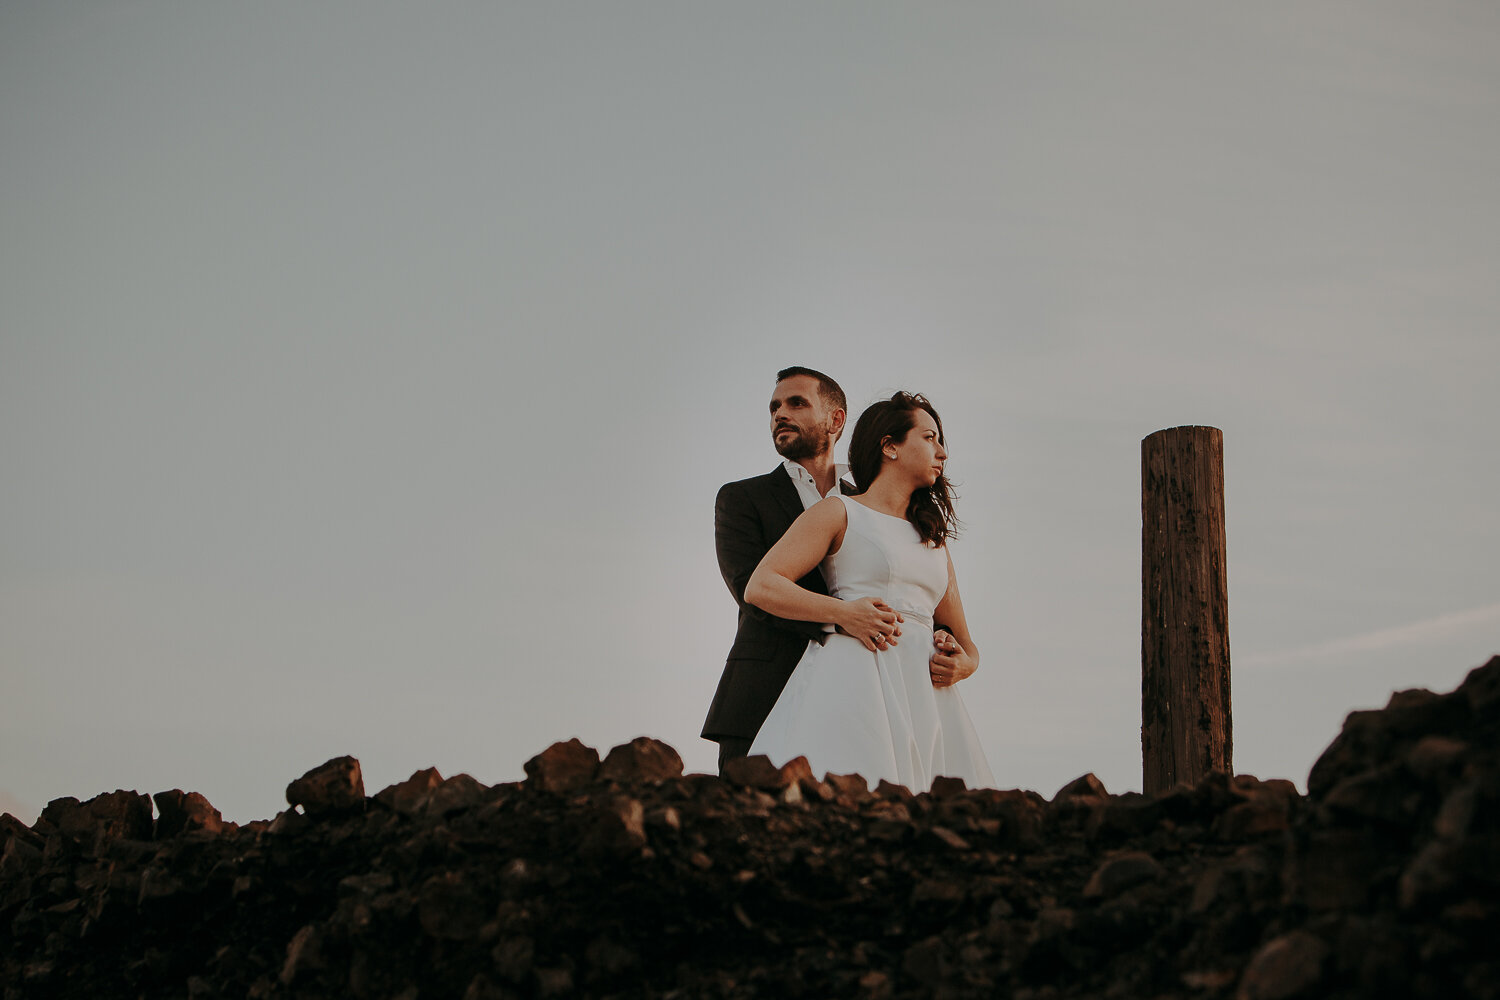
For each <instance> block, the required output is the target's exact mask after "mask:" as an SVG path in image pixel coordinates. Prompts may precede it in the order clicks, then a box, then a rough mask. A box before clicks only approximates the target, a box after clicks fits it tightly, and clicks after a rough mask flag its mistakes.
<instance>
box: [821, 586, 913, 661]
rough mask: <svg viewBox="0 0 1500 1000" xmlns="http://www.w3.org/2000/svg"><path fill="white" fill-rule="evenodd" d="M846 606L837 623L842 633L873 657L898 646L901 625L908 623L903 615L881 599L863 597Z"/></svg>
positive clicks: (836, 625)
mask: <svg viewBox="0 0 1500 1000" xmlns="http://www.w3.org/2000/svg"><path fill="white" fill-rule="evenodd" d="M843 604H844V606H843V608H842V609H841V610H842V611H843V615H842V616H841V619H840V620H839V621H836V622H834V626H835V627H836V628H837V629H838V630H839V631H840V632H842V633H844V634H845V635H850V636H853V637H854V638H856V639H858V640H859V641H860V642H862V643H864V645H865V648H866V649H868V650H870V651H871V652H872V653H878V652H880V651H881V650H883V649H889V648H890V647H892V646H894V645H896V644H897V643H896V637H897V636H899V635H900V634H901V623H902V622H903V621H905V620H906V619H904V618H902V617H901V612H899V611H897V610H896V609H895V608H893V607H891V606H890V605H889V604H887V603H885V602H884V601H882V600H881V599H880V598H878V597H861V598H860V599H859V600H857V601H844V602H843Z"/></svg>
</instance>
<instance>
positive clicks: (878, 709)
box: [703, 368, 994, 792]
mask: <svg viewBox="0 0 1500 1000" xmlns="http://www.w3.org/2000/svg"><path fill="white" fill-rule="evenodd" d="M847 414H848V408H847V402H846V400H845V397H844V392H843V390H842V389H841V388H839V385H838V383H837V382H835V381H834V380H833V379H831V378H829V377H828V376H827V375H824V374H823V373H821V372H817V371H814V370H812V369H810V368H786V369H783V370H782V371H780V372H778V373H777V375H776V388H775V390H774V392H773V394H772V396H771V439H772V441H773V443H774V444H775V447H776V451H777V453H778V454H779V455H781V457H782V459H783V461H782V464H781V465H780V466H778V467H777V468H775V469H773V470H772V471H771V472H769V473H767V474H766V475H763V476H756V477H754V478H751V479H745V480H741V481H740V482H736V483H729V484H727V485H726V486H724V487H723V488H722V489H720V490H719V495H718V499H717V501H716V502H715V505H714V541H715V547H716V549H717V551H718V557H719V569H720V571H721V572H722V573H723V574H724V582H725V583H726V584H728V585H729V589H730V592H731V593H733V594H734V597H735V600H736V601H737V602H738V603H739V609H740V612H739V626H738V630H737V631H736V634H735V639H734V645H733V647H731V649H730V651H729V658H728V660H727V662H726V663H725V665H724V674H723V676H722V677H721V678H720V680H719V687H718V690H717V691H716V692H715V694H714V700H713V704H712V706H711V707H710V708H709V711H708V718H707V720H706V721H705V722H704V724H703V737H704V738H705V739H709V740H713V741H714V742H716V743H718V744H719V770H720V772H721V773H722V771H723V769H724V764H725V763H726V762H727V761H728V760H730V759H733V758H735V757H743V756H747V755H755V754H765V755H766V756H768V757H769V758H770V759H771V762H772V763H773V764H776V765H778V766H780V765H782V764H785V763H786V762H787V761H788V760H791V759H792V758H794V757H806V758H807V760H808V763H809V765H810V766H811V767H812V771H813V773H814V774H815V775H817V776H819V777H821V776H822V775H823V774H825V773H834V774H861V775H863V776H864V777H865V778H866V779H868V780H869V781H870V783H871V784H872V785H873V784H875V783H876V782H877V781H879V780H880V779H885V780H887V781H891V782H894V783H896V784H900V785H905V786H906V787H907V788H910V789H911V790H912V791H915V792H920V791H925V790H927V789H928V788H929V787H930V786H931V785H932V781H933V779H934V778H937V777H939V776H948V777H956V778H962V779H963V780H964V781H965V783H966V784H967V785H968V786H969V787H970V788H977V787H986V786H992V785H993V784H994V778H993V776H992V775H991V773H990V769H989V765H988V764H987V763H986V761H985V757H984V751H983V749H982V748H981V746H980V742H979V738H978V736H977V735H976V733H975V732H974V726H973V724H972V723H971V722H970V721H969V715H968V712H967V711H966V710H965V709H964V705H963V701H962V699H961V698H960V697H959V694H958V691H957V690H956V689H955V688H954V685H955V684H956V683H957V682H958V681H960V680H963V679H964V678H966V677H968V676H969V675H970V674H972V673H973V672H974V671H975V669H976V668H977V667H978V665H979V650H978V647H977V646H975V644H974V640H973V637H972V636H971V635H970V634H969V627H968V623H967V621H966V620H965V618H964V609H963V602H962V601H961V600H960V598H959V594H958V582H957V580H956V579H955V577H954V574H953V561H952V559H950V558H949V555H948V549H947V544H946V543H947V540H948V539H949V538H950V537H952V535H953V531H954V524H955V520H954V516H953V503H952V498H951V494H950V490H949V485H948V480H947V478H946V477H945V476H944V475H943V464H944V462H945V461H946V459H947V452H946V450H945V448H944V443H945V442H944V438H943V425H942V421H941V420H940V419H939V418H938V414H937V411H936V410H935V409H934V408H933V406H932V404H931V403H929V402H928V401H927V400H926V399H925V398H923V397H922V396H915V395H910V394H908V393H904V392H898V393H896V394H895V395H894V396H892V397H891V398H890V399H887V400H881V401H879V402H877V403H874V404H872V405H871V406H870V407H869V408H867V409H866V410H865V411H864V413H863V414H861V415H860V418H859V420H858V421H857V422H856V423H855V426H854V431H853V434H852V435H851V437H850V442H849V469H848V471H849V472H850V473H851V474H852V477H853V482H852V483H851V482H849V481H848V480H847V479H845V478H843V472H844V470H843V469H842V468H839V467H837V466H835V465H834V463H833V445H834V442H836V441H837V440H838V439H839V437H840V435H841V434H842V433H843V430H844V425H845V422H846V421H847Z"/></svg>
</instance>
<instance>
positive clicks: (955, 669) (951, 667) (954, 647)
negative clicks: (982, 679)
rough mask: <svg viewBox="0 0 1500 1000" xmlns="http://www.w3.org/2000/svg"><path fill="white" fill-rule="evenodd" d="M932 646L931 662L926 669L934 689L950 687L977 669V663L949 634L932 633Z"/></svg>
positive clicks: (971, 674)
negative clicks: (930, 675) (930, 676)
mask: <svg viewBox="0 0 1500 1000" xmlns="http://www.w3.org/2000/svg"><path fill="white" fill-rule="evenodd" d="M932 646H933V653H932V660H931V662H930V663H928V665H927V669H928V672H929V673H930V674H932V686H933V687H935V688H945V687H952V686H953V685H954V684H957V683H958V682H959V681H961V680H963V679H964V678H966V677H971V676H973V674H974V671H976V670H978V669H979V661H978V660H977V659H975V658H974V657H973V656H971V655H970V654H969V651H968V650H966V649H964V647H963V646H962V645H961V644H960V643H959V641H958V640H957V639H955V638H953V636H952V634H951V633H948V632H934V633H932Z"/></svg>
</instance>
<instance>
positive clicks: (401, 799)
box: [375, 767, 443, 816]
mask: <svg viewBox="0 0 1500 1000" xmlns="http://www.w3.org/2000/svg"><path fill="white" fill-rule="evenodd" d="M442 783H443V776H442V775H441V774H439V773H438V769H437V768H435V767H428V768H424V769H422V770H420V771H417V772H416V773H414V774H413V775H412V776H411V777H410V778H407V779H406V780H405V781H403V782H401V783H399V784H395V785H388V786H387V787H385V788H383V789H381V790H380V791H379V792H376V793H375V801H376V802H379V803H380V804H381V805H383V806H385V807H386V808H387V809H390V810H392V811H393V812H398V813H400V814H401V815H403V816H415V815H416V814H417V813H419V812H421V810H422V807H423V806H425V805H426V804H427V795H428V793H429V792H431V791H432V790H433V789H434V788H437V787H438V786H439V785H441V784H442Z"/></svg>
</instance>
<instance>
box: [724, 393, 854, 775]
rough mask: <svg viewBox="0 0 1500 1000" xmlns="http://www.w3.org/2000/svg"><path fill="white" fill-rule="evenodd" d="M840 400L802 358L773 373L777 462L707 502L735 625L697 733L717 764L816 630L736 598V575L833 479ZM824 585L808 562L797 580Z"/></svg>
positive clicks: (741, 738)
mask: <svg viewBox="0 0 1500 1000" xmlns="http://www.w3.org/2000/svg"><path fill="white" fill-rule="evenodd" d="M847 419H848V403H847V402H846V401H845V399H844V390H843V389H841V388H839V384H838V383H837V382H835V381H834V380H833V379H831V378H829V377H828V376H827V375H824V374H823V373H822V372H818V371H814V370H813V369H811V368H800V367H794V368H785V369H783V370H781V371H779V372H777V373H776V389H775V391H774V392H773V393H772V394H771V441H772V444H773V445H774V446H775V448H776V453H777V454H778V455H780V456H781V457H782V463H781V464H780V465H778V466H777V467H776V468H774V469H772V470H771V471H770V472H768V473H766V474H765V475H763V476H755V477H754V478H751V479H742V480H740V481H739V482H737V483H728V484H726V485H725V486H723V487H722V488H721V489H720V490H719V495H718V498H717V499H716V500H715V502H714V547H715V548H716V550H717V551H718V555H719V571H720V572H721V573H722V574H723V575H724V582H725V583H726V584H728V586H729V590H730V593H732V594H733V595H734V599H735V601H736V602H738V604H739V606H740V618H739V627H738V629H737V630H736V632H735V636H734V645H733V646H732V647H730V650H729V658H728V660H727V661H726V662H725V664H724V673H723V676H721V677H720V678H719V688H718V690H717V691H716V692H714V700H713V704H712V705H710V706H709V709H708V718H707V719H705V720H704V723H703V734H702V735H703V738H704V739H707V740H713V741H714V742H716V743H718V744H719V771H720V773H723V770H724V764H725V762H726V761H729V760H731V759H733V758H735V757H743V756H745V754H746V752H748V751H749V749H750V744H751V743H752V742H753V741H754V739H755V734H756V733H757V732H759V731H760V725H761V723H762V722H764V721H765V719H766V716H767V715H769V714H770V711H771V706H773V705H775V704H776V699H777V698H778V697H779V696H780V695H781V689H782V688H783V687H785V686H786V681H787V678H788V677H790V676H791V675H792V669H793V668H794V667H796V666H797V661H798V660H800V659H801V658H802V653H803V651H804V650H805V649H806V648H807V643H808V640H809V639H817V640H820V641H821V639H822V636H823V634H824V632H825V631H826V629H825V627H824V626H823V625H820V624H818V623H816V622H799V621H791V620H789V619H786V618H776V617H774V616H772V615H768V614H766V613H765V612H764V611H762V610H760V609H759V608H757V607H755V606H753V605H750V604H746V603H745V584H746V583H748V582H749V580H750V574H751V573H752V572H754V570H755V567H756V566H757V565H759V564H760V560H761V558H762V557H763V556H764V555H765V554H766V552H767V551H769V550H770V548H771V546H772V545H775V544H776V542H777V540H778V539H780V538H781V536H782V535H783V534H785V533H786V529H787V528H790V527H791V526H792V522H793V521H795V520H796V519H797V516H798V515H799V514H801V513H802V512H803V511H804V510H806V509H807V508H809V507H811V506H812V505H813V504H815V503H817V502H818V501H819V500H822V499H823V498H824V497H828V496H832V495H834V494H835V493H837V492H838V491H839V490H840V489H841V488H843V489H844V490H845V492H848V491H850V490H852V487H850V486H849V485H848V484H847V483H841V482H840V479H841V477H842V475H843V474H844V472H845V468H844V467H843V466H835V465H834V462H833V445H834V442H836V441H837V440H838V439H839V436H840V435H841V434H843V432H844V423H845V421H846V420H847ZM797 582H798V583H799V584H800V585H801V586H803V587H806V588H807V589H809V590H813V591H816V592H817V593H819V594H826V593H828V584H827V583H826V582H825V581H824V579H823V574H822V573H820V572H819V571H818V570H816V569H814V570H813V571H812V572H811V573H809V574H807V576H805V577H803V578H802V579H801V580H799V581H797Z"/></svg>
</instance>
